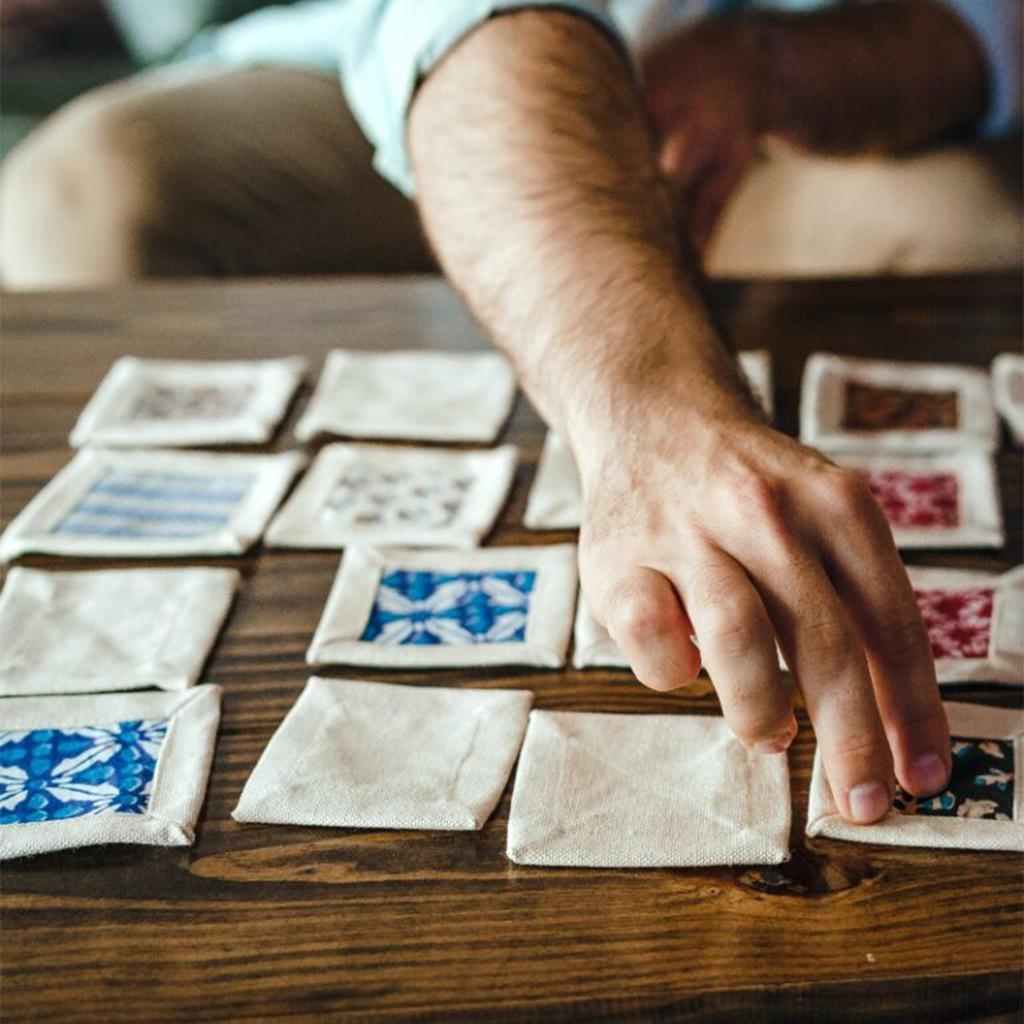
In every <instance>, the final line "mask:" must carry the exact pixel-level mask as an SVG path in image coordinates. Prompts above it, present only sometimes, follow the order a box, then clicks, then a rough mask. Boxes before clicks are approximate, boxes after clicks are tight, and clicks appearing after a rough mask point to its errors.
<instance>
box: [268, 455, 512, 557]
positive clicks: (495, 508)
mask: <svg viewBox="0 0 1024 1024" xmlns="http://www.w3.org/2000/svg"><path fill="white" fill-rule="evenodd" d="M515 465H516V448H515V446H514V445H502V446H501V447H499V448H494V449H490V450H488V451H452V450H447V451H445V450H443V449H438V448H399V447H389V446H384V445H369V444H329V445H327V446H325V447H324V448H322V449H321V450H320V453H319V454H318V455H317V457H316V459H315V460H314V461H313V465H312V466H311V467H310V468H309V471H308V472H307V473H306V475H305V476H304V477H303V478H302V480H301V482H300V483H299V485H298V487H296V489H295V491H294V493H293V494H292V495H291V497H290V498H289V499H288V501H287V502H286V503H285V505H284V507H283V508H282V509H281V511H280V512H278V514H277V515H276V516H275V517H274V519H273V521H272V522H271V524H270V526H269V527H268V528H267V536H266V543H267V545H268V546H269V547H286V548H343V547H346V546H348V545H349V544H356V543H361V544H380V545H389V544H394V545H401V546H403V547H452V548H470V547H475V546H476V545H477V544H479V543H480V541H481V540H483V538H484V537H485V536H486V535H487V534H488V533H489V532H490V530H491V527H492V526H493V525H494V521H495V519H497V517H498V513H499V512H500V511H501V508H502V506H503V505H504V504H505V500H506V498H507V497H508V491H509V487H510V486H511V484H512V475H513V473H514V472H515Z"/></svg>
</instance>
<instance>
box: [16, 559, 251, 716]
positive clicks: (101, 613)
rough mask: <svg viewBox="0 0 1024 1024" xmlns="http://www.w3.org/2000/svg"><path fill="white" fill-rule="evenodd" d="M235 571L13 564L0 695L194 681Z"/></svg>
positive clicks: (165, 686)
mask: <svg viewBox="0 0 1024 1024" xmlns="http://www.w3.org/2000/svg"><path fill="white" fill-rule="evenodd" d="M239 578H240V577H239V575H238V573H237V572H235V571H234V569H104V570H101V571H99V572H43V571H41V570H38V569H24V568H21V567H17V568H14V569H11V571H10V572H9V573H8V574H7V581H6V583H5V584H4V589H3V593H2V594H0V696H4V697H10V696H28V695H30V694H52V693H100V692H109V691H115V690H140V689H147V688H149V687H156V688H158V689H161V690H183V689H185V688H186V687H189V686H192V685H193V684H194V683H195V681H196V679H197V678H198V677H199V672H200V670H201V669H202V667H203V663H204V662H205V661H206V657H207V655H208V654H209V652H210V648H211V647H212V646H213V643H214V641H215V640H216V639H217V634H218V632H219V631H220V628H221V625H222V624H223V622H224V619H225V617H226V616H227V613H228V609H229V608H230V607H231V601H232V599H233V598H234V594H235V590H236V588H237V587H238V581H239Z"/></svg>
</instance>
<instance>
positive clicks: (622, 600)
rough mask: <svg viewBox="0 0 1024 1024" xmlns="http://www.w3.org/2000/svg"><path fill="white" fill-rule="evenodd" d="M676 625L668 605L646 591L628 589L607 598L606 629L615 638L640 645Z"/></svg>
mask: <svg viewBox="0 0 1024 1024" xmlns="http://www.w3.org/2000/svg"><path fill="white" fill-rule="evenodd" d="M675 624H676V623H675V616H674V615H673V609H672V608H671V606H670V605H669V603H668V602H667V601H666V600H665V599H664V598H659V597H658V596H657V595H655V594H651V593H649V592H648V591H645V590H640V589H638V588H636V587H628V588H625V589H621V590H618V591H616V592H614V593H613V594H612V595H611V596H610V598H609V601H608V625H609V627H610V632H611V633H612V634H613V635H615V636H616V637H619V638H623V639H626V640H627V641H633V642H634V643H643V642H644V641H647V640H653V639H656V638H658V637H662V636H664V635H665V634H667V633H670V632H671V631H672V629H673V627H674V626H675Z"/></svg>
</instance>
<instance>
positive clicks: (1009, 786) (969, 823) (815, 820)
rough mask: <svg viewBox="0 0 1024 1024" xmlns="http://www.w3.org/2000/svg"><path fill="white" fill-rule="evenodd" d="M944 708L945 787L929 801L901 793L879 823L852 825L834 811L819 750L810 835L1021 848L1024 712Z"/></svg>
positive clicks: (1023, 827)
mask: <svg viewBox="0 0 1024 1024" xmlns="http://www.w3.org/2000/svg"><path fill="white" fill-rule="evenodd" d="M944 706H945V709H946V717H947V718H948V719H949V729H950V733H951V735H952V737H953V764H954V770H953V778H952V780H951V782H950V787H949V788H948V789H947V790H945V791H944V792H943V793H940V794H938V795H937V796H935V797H933V798H931V799H929V800H914V799H913V798H912V797H909V796H908V795H907V794H903V793H900V792H899V791H898V792H897V800H896V801H895V802H894V805H893V809H892V810H891V811H890V812H889V813H888V814H887V815H886V816H885V817H884V818H882V820H881V821H878V822H876V823H875V824H874V825H852V824H850V823H849V822H847V821H846V820H845V819H844V818H842V817H841V816H840V814H839V811H838V809H837V807H836V803H835V799H834V798H833V796H832V790H831V789H830V788H829V784H828V780H827V779H826V778H825V772H824V770H823V768H822V763H821V753H820V751H818V752H816V753H815V755H814V769H813V771H812V773H811V793H810V802H809V804H808V809H807V834H808V835H809V836H827V837H829V838H830V839H846V840H849V841H850V842H855V843H883V844H885V845H887V846H933V847H947V848H954V849H972V850H1024V810H1022V808H1024V799H1022V794H1024V790H1022V788H1021V786H1022V784H1021V779H1020V778H1019V777H1017V775H1018V773H1019V768H1020V765H1021V763H1022V762H1021V757H1022V754H1024V715H1022V713H1021V712H1020V711H1005V710H1003V709H1001V708H989V707H982V706H980V705H976V704H957V703H953V702H948V703H946V704H945V705H944ZM972 740H975V741H977V742H970V741H972ZM986 741H989V742H987V743H986ZM991 741H996V742H991ZM979 757H980V758H982V759H983V763H982V764H981V765H979V764H978V758H979ZM984 794H989V796H988V798H986V796H985V795H984Z"/></svg>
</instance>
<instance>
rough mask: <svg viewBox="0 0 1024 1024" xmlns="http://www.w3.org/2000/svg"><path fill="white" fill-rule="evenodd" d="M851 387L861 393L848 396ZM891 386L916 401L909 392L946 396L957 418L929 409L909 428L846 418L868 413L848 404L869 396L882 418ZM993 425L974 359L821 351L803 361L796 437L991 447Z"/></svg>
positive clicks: (851, 444) (854, 445)
mask: <svg viewBox="0 0 1024 1024" xmlns="http://www.w3.org/2000/svg"><path fill="white" fill-rule="evenodd" d="M857 391H859V392H860V398H854V397H852V396H853V395H854V393H855V392H857ZM896 393H902V394H903V395H904V396H905V398H904V401H905V402H911V401H915V400H916V401H918V402H919V403H920V402H921V401H923V400H924V399H922V398H920V397H918V398H917V399H915V398H914V397H913V396H915V395H917V396H928V395H930V396H932V397H933V398H937V397H938V396H940V395H945V396H950V397H951V399H952V403H953V405H954V406H955V410H956V411H955V418H956V425H955V426H939V425H927V419H928V418H927V416H924V417H923V420H924V423H923V425H921V426H919V427H913V428H912V427H909V426H908V427H900V428H879V429H874V428H871V429H868V428H863V429H862V428H860V427H856V428H855V427H854V426H852V425H851V424H850V422H849V419H850V417H851V415H855V416H856V417H857V421H858V422H861V421H862V420H864V416H865V415H866V413H864V412H858V411H857V405H856V404H854V403H857V402H860V401H863V402H864V403H865V404H867V403H871V402H874V403H875V411H874V412H873V413H871V415H872V416H879V417H881V421H884V418H885V416H884V413H883V412H881V410H884V409H885V408H886V407H888V408H890V409H893V408H897V409H898V406H894V404H893V403H895V402H898V401H899V399H898V397H897V395H896ZM872 395H874V396H875V397H874V398H872ZM887 395H888V397H887ZM886 403H888V406H887V405H886ZM862 408H863V407H862ZM933 411H934V410H933ZM905 412H906V410H905ZM921 415H922V414H921V411H920V409H919V412H918V416H921ZM864 421H865V422H866V420H864ZM997 428H998V423H997V421H996V414H995V408H994V406H993V404H992V393H991V389H990V386H989V377H988V374H987V373H986V372H985V371H984V370H979V369H976V368H974V367H972V366H960V365H955V364H949V363H909V362H907V363H898V362H889V361H886V360H883V359H851V358H847V357H845V356H836V355H826V354H825V353H820V352H819V353H816V354H814V355H812V356H811V357H810V358H809V359H808V360H807V363H806V365H805V367H804V377H803V384H802V390H801V397H800V440H801V441H803V442H804V443H805V444H809V445H812V446H813V447H815V448H820V449H821V450H822V451H825V452H829V453H833V452H864V451H875V452H881V451H890V452H915V451H921V452H943V451H945V452H948V451H961V450H964V449H969V450H973V451H991V450H992V449H993V448H995V446H996V441H997V433H998V431H997Z"/></svg>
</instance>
